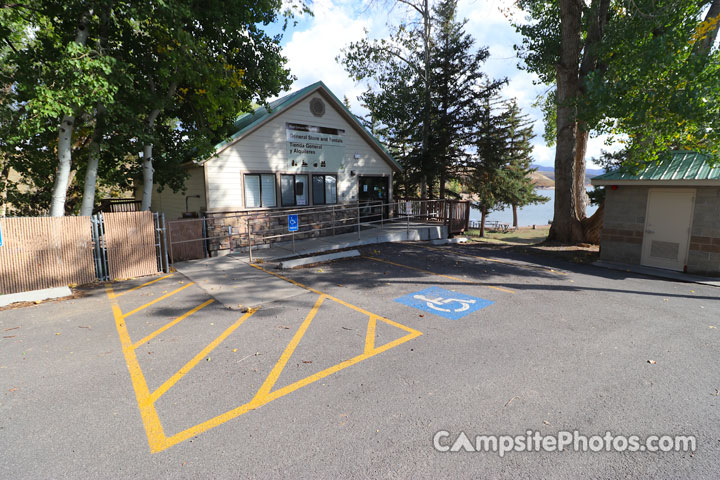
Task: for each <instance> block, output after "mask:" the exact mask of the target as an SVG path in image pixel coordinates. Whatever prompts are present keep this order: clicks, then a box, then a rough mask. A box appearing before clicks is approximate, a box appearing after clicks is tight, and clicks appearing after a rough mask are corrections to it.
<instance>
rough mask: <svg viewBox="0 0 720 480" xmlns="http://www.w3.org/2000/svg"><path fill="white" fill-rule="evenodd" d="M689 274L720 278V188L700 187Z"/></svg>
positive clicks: (694, 221) (697, 197) (698, 189)
mask: <svg viewBox="0 0 720 480" xmlns="http://www.w3.org/2000/svg"><path fill="white" fill-rule="evenodd" d="M687 267H688V273H695V274H698V275H711V276H720V187H698V188H697V190H696V194H695V212H694V215H693V223H692V230H691V235H690V252H689V254H688V262H687Z"/></svg>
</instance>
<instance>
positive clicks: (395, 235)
mask: <svg viewBox="0 0 720 480" xmlns="http://www.w3.org/2000/svg"><path fill="white" fill-rule="evenodd" d="M447 237H448V234H447V227H446V226H444V225H428V224H423V223H410V224H409V225H406V224H389V225H385V226H383V227H382V228H380V227H378V226H376V225H364V226H363V229H362V230H361V231H360V233H359V234H358V233H357V232H353V233H345V234H342V235H335V236H327V237H317V238H305V239H302V240H296V241H295V245H294V247H293V242H276V243H273V244H271V246H270V247H266V246H265V245H263V246H262V247H253V249H252V256H253V261H255V260H258V259H259V260H262V261H263V262H276V261H279V260H283V259H286V258H292V257H297V256H301V255H310V254H313V253H323V252H329V251H332V250H340V249H343V248H352V247H359V246H362V245H371V244H373V243H385V242H406V241H423V240H424V241H429V240H437V239H443V238H447ZM263 247H265V248H263ZM233 255H237V256H238V257H240V256H242V257H244V260H245V261H249V255H248V253H247V252H245V253H242V254H241V253H237V254H233Z"/></svg>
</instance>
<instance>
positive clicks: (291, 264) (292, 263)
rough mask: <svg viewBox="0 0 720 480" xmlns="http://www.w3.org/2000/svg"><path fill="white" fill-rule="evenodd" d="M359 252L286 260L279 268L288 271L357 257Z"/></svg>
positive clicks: (352, 251) (349, 251) (348, 251)
mask: <svg viewBox="0 0 720 480" xmlns="http://www.w3.org/2000/svg"><path fill="white" fill-rule="evenodd" d="M359 256H360V252H359V251H357V250H347V251H345V252H335V253H328V254H327V255H316V256H314V257H305V258H297V259H295V260H286V261H284V262H281V263H280V268H282V269H283V270H288V269H291V268H295V267H300V266H302V265H309V264H311V263H320V262H329V261H330V260H338V259H340V258H350V257H359Z"/></svg>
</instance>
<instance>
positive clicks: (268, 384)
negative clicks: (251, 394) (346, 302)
mask: <svg viewBox="0 0 720 480" xmlns="http://www.w3.org/2000/svg"><path fill="white" fill-rule="evenodd" d="M325 298H327V297H325V295H320V298H318V299H317V301H316V302H315V305H313V307H312V310H310V313H308V314H307V316H306V317H305V320H304V321H303V323H302V324H301V325H300V328H298V329H297V332H295V335H294V336H293V338H292V340H290V343H288V346H287V347H285V351H284V352H283V353H282V355H280V360H278V361H277V363H276V364H275V366H274V367H273V369H272V370H271V371H270V374H269V375H268V376H267V378H266V379H265V381H264V382H263V384H262V385H261V386H260V389H259V390H258V391H257V393H256V394H255V398H254V399H253V400H255V399H258V400H262V399H263V398H264V397H265V396H267V394H268V393H270V390H272V387H274V386H275V382H277V380H278V378H280V374H281V373H282V371H283V370H284V369H285V365H287V362H288V360H290V357H291V356H292V354H293V353H295V349H296V348H297V346H298V344H299V343H300V340H301V339H302V337H303V336H304V335H305V332H307V329H308V327H309V326H310V323H311V322H312V321H313V318H315V315H316V314H317V312H318V309H319V308H320V305H322V303H323V302H324V301H325ZM251 403H252V401H251Z"/></svg>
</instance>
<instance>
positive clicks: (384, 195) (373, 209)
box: [358, 176, 390, 222]
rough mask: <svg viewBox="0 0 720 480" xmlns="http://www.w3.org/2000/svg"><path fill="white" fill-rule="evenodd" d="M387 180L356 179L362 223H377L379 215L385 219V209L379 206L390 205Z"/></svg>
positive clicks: (376, 178)
mask: <svg viewBox="0 0 720 480" xmlns="http://www.w3.org/2000/svg"><path fill="white" fill-rule="evenodd" d="M388 180H389V178H388V177H364V176H360V177H358V186H359V188H360V193H359V195H358V200H359V201H360V205H361V206H362V207H363V208H362V210H361V211H360V216H361V218H362V220H363V221H365V222H370V221H376V220H377V221H379V220H380V216H381V215H384V216H385V217H386V218H387V207H382V206H381V204H384V203H390V199H389V198H388V192H389V191H390V187H389V182H388Z"/></svg>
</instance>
